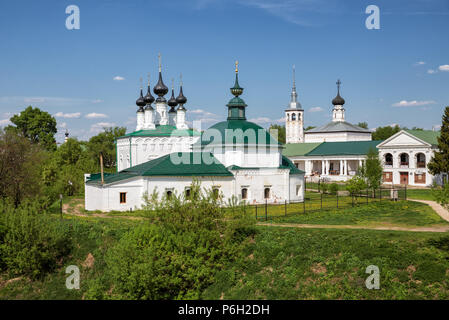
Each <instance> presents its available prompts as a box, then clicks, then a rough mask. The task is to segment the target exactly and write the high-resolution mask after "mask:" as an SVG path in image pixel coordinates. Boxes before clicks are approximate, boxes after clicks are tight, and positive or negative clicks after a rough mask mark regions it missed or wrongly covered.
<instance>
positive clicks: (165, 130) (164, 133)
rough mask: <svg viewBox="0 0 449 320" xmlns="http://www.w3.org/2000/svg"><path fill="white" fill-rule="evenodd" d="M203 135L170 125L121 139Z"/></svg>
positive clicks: (142, 131) (135, 133) (131, 134)
mask: <svg viewBox="0 0 449 320" xmlns="http://www.w3.org/2000/svg"><path fill="white" fill-rule="evenodd" d="M200 134H201V133H199V132H198V131H196V130H192V129H182V130H181V129H176V127H175V126H170V125H162V126H161V125H157V126H156V129H153V130H139V131H134V132H131V133H128V134H125V135H124V136H121V137H119V138H118V139H120V138H124V137H170V136H173V137H185V136H199V135H200Z"/></svg>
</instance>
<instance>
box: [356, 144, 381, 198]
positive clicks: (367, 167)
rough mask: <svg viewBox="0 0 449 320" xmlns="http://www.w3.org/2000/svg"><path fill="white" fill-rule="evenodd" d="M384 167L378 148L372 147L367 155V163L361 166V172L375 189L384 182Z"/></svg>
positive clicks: (370, 186) (368, 183)
mask: <svg viewBox="0 0 449 320" xmlns="http://www.w3.org/2000/svg"><path fill="white" fill-rule="evenodd" d="M382 173H383V167H382V163H381V162H380V159H379V152H378V151H377V149H374V148H371V149H369V150H368V153H367V155H366V161H365V164H364V165H363V166H362V167H361V168H360V170H359V174H360V176H361V177H363V178H364V179H365V181H366V183H367V185H368V187H369V188H371V189H373V190H375V189H377V188H379V187H380V185H381V183H382Z"/></svg>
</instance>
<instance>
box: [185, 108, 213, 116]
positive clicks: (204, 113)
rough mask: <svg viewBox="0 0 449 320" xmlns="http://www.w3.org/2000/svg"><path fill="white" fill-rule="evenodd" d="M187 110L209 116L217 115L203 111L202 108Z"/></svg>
mask: <svg viewBox="0 0 449 320" xmlns="http://www.w3.org/2000/svg"><path fill="white" fill-rule="evenodd" d="M189 112H190V113H193V114H201V115H204V116H208V117H210V116H214V117H216V116H217V115H216V114H215V113H211V112H207V111H204V110H203V109H194V110H190V111H189Z"/></svg>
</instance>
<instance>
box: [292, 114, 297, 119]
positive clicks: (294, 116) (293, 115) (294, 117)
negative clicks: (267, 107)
mask: <svg viewBox="0 0 449 320" xmlns="http://www.w3.org/2000/svg"><path fill="white" fill-rule="evenodd" d="M292 120H293V121H295V120H296V114H295V113H292Z"/></svg>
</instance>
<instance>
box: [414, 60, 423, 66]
mask: <svg viewBox="0 0 449 320" xmlns="http://www.w3.org/2000/svg"><path fill="white" fill-rule="evenodd" d="M425 64H426V63H425V62H424V61H418V62H415V64H414V65H415V66H422V65H425Z"/></svg>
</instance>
